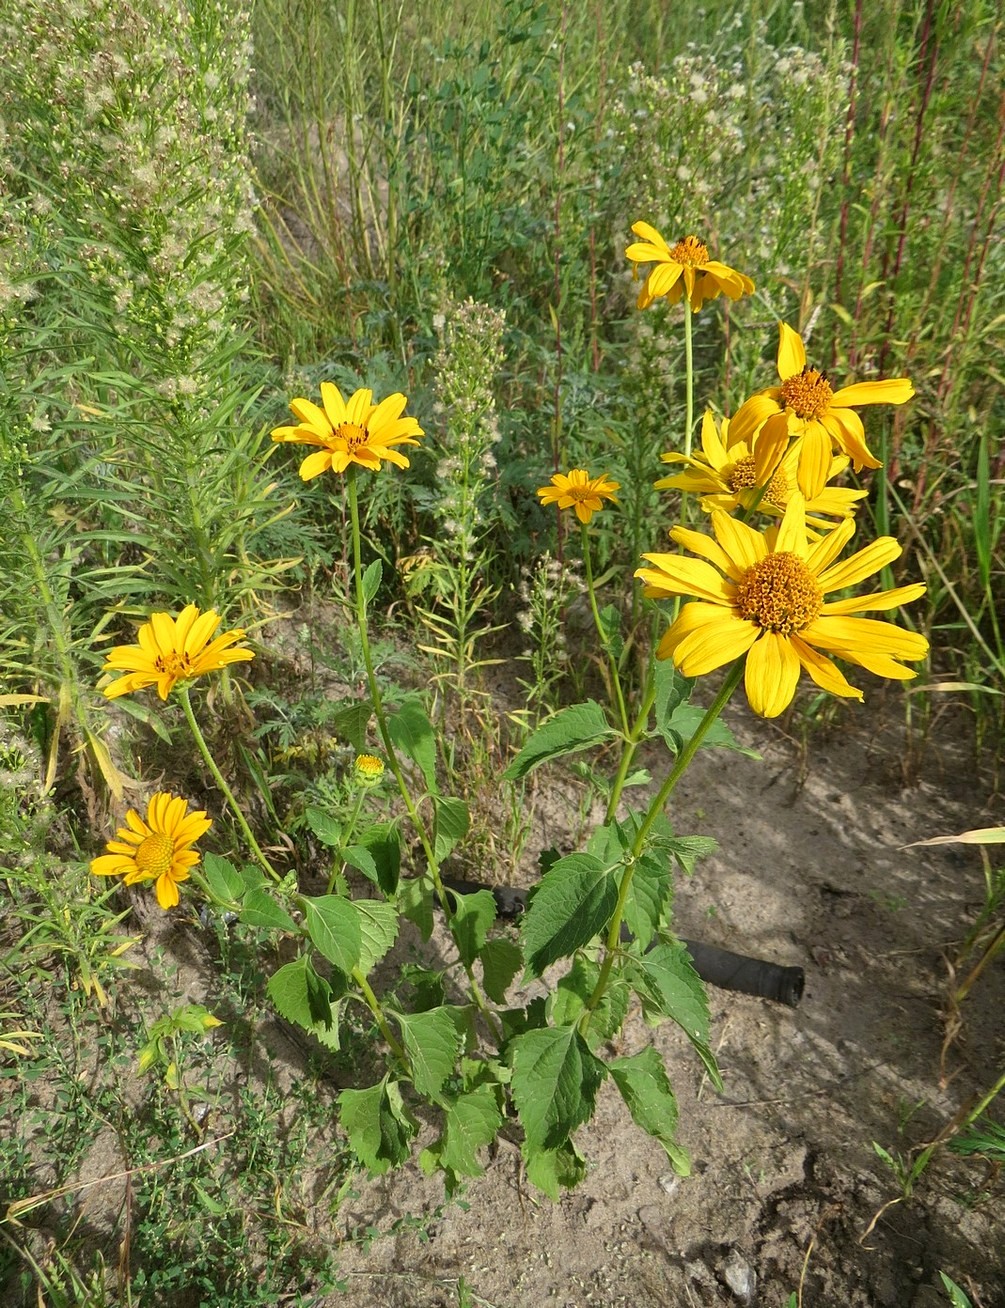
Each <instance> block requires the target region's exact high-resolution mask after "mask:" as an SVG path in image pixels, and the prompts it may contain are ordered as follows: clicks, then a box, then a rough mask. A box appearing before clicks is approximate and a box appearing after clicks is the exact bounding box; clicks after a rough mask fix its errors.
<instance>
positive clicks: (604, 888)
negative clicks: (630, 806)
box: [520, 854, 618, 976]
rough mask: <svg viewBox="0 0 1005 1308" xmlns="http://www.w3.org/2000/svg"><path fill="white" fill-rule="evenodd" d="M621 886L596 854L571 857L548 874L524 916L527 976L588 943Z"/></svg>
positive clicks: (603, 922)
mask: <svg viewBox="0 0 1005 1308" xmlns="http://www.w3.org/2000/svg"><path fill="white" fill-rule="evenodd" d="M617 902H618V886H617V882H616V880H615V878H614V877H613V876H612V875H611V873H610V869H609V868H608V867H607V866H606V864H604V863H602V862H601V861H600V859H598V858H595V857H594V856H593V855H592V854H570V855H569V856H568V857H567V858H561V859H559V861H558V862H557V863H555V864H554V865H553V866H552V867H551V868H550V869H549V870H548V871H547V872H546V873H545V875H544V877H543V878H542V879H541V881H540V883H539V884H538V886H537V888H536V889H535V891H534V894H533V897H532V899H531V901H530V907H529V908H528V909H527V912H526V913H525V914H524V918H523V922H522V923H521V928H520V933H521V935H522V937H523V952H524V957H525V958H526V960H527V975H528V976H540V975H541V973H542V972H543V971H544V969H545V968H546V967H547V966H548V965H549V963H554V962H555V960H556V959H559V958H568V957H569V955H571V954H573V953H575V951H576V950H577V949H580V948H581V947H582V946H583V945H585V944H588V943H589V941H591V940H592V939H593V937H594V936H595V935H597V934H598V932H600V931H602V930H603V929H604V927H605V926H606V925H607V923H608V922H609V921H610V919H611V914H612V913H613V912H614V908H615V905H616V904H617Z"/></svg>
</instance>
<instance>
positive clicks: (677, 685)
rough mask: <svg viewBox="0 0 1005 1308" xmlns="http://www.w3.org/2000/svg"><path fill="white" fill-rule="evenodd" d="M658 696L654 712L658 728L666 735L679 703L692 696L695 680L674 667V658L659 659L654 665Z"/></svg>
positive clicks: (654, 702) (654, 678)
mask: <svg viewBox="0 0 1005 1308" xmlns="http://www.w3.org/2000/svg"><path fill="white" fill-rule="evenodd" d="M653 680H654V686H655V690H656V698H655V700H654V701H653V713H654V715H655V718H656V730H657V731H658V732H659V733H660V734H661V735H662V736H664V737H665V735H666V730H667V726H668V724H669V722H670V719H671V717H672V716H673V714H674V712H675V710H676V709H677V708H678V706H679V705H681V704H684V703H686V702H687V700H688V699H689V698H690V695H691V691H692V689H693V688H694V682H693V681H692V680H691V678H690V677H685V676H684V674H683V673H682V672H678V671H677V669H676V668H675V667H674V664H673V660H672V659H657V660H656V663H655V665H654V667H653Z"/></svg>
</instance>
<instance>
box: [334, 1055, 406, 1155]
mask: <svg viewBox="0 0 1005 1308" xmlns="http://www.w3.org/2000/svg"><path fill="white" fill-rule="evenodd" d="M338 1105H339V1117H340V1121H341V1124H342V1128H343V1130H344V1131H345V1132H346V1134H347V1135H348V1137H349V1144H350V1146H351V1147H352V1151H353V1153H354V1154H355V1155H356V1157H357V1158H358V1159H359V1160H360V1162H361V1163H362V1164H363V1166H364V1167H366V1168H367V1169H368V1170H369V1171H370V1172H372V1173H373V1174H374V1175H375V1176H382V1175H383V1174H384V1173H385V1172H387V1171H389V1170H390V1169H391V1168H392V1167H399V1166H400V1165H401V1164H402V1163H403V1162H405V1160H406V1159H407V1158H408V1155H409V1153H410V1146H411V1142H412V1140H413V1139H414V1138H415V1135H416V1133H417V1131H418V1123H417V1122H416V1121H415V1119H414V1118H413V1117H412V1115H411V1113H409V1112H408V1110H407V1109H406V1108H405V1105H404V1102H403V1100H402V1098H401V1091H400V1090H399V1089H398V1086H397V1084H396V1083H395V1082H393V1081H389V1080H388V1078H387V1077H385V1078H384V1080H383V1081H381V1082H380V1084H379V1085H375V1086H371V1087H370V1089H369V1090H343V1091H342V1093H341V1094H340V1095H339V1097H338Z"/></svg>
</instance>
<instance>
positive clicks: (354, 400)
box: [345, 387, 373, 427]
mask: <svg viewBox="0 0 1005 1308" xmlns="http://www.w3.org/2000/svg"><path fill="white" fill-rule="evenodd" d="M372 405H373V391H372V390H368V389H367V388H366V387H364V388H363V389H362V390H358V391H356V392H355V393H354V394H353V395H352V397H351V398H350V400H349V403H348V404H347V405H346V406H345V416H346V421H347V422H352V423H355V424H356V426H357V427H365V426H366V422H367V418H368V417H369V415H370V409H371V407H372Z"/></svg>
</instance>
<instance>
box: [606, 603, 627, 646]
mask: <svg viewBox="0 0 1005 1308" xmlns="http://www.w3.org/2000/svg"><path fill="white" fill-rule="evenodd" d="M600 629H601V631H602V632H603V637H602V640H603V644H604V648H605V649H606V650H607V651H608V653H609V654H610V656H611V658H613V659H615V660H617V659H619V658H620V657H621V651H622V650H623V649H624V647H625V642H624V641H623V640H622V639H621V610H620V609H619V608H618V606H617V604H605V605H604V607H603V608H602V609H601V610H600Z"/></svg>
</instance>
